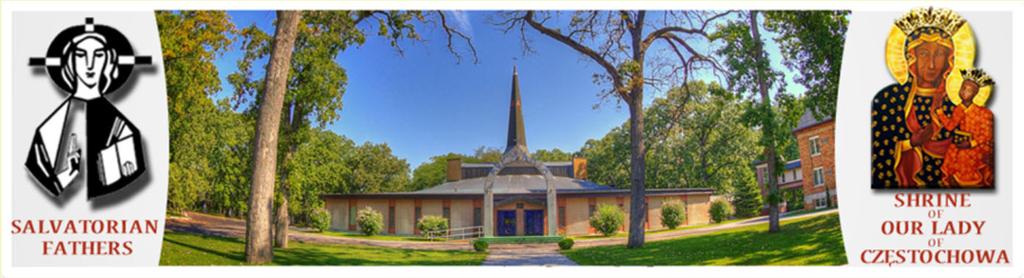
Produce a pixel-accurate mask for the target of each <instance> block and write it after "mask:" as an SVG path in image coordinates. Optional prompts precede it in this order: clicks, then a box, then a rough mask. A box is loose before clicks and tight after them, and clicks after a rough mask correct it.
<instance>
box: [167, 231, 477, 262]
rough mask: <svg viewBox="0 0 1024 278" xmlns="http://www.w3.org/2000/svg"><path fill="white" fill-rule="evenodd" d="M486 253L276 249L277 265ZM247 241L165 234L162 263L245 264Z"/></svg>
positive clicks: (295, 245) (455, 258) (294, 245)
mask: <svg viewBox="0 0 1024 278" xmlns="http://www.w3.org/2000/svg"><path fill="white" fill-rule="evenodd" d="M486 256H487V253H483V252H481V253H477V252H470V251H433V250H407V249H398V248H384V247H368V246H355V245H333V244H313V243H300V242H295V241H293V242H291V243H290V244H289V248H287V249H280V248H275V249H274V261H273V264H274V265H326V266H329V265H480V264H481V263H483V261H484V258H485V257H486ZM244 264H245V242H243V241H242V240H239V239H236V238H228V237H216V236H203V235H196V234H191V233H181V232H171V231H168V232H167V233H165V234H164V243H163V250H161V252H160V265H244Z"/></svg>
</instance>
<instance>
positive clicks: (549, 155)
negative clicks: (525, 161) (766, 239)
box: [530, 148, 572, 162]
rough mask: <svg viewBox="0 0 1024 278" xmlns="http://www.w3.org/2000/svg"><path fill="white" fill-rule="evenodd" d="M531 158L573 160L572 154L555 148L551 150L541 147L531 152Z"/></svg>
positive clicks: (539, 159) (538, 159)
mask: <svg viewBox="0 0 1024 278" xmlns="http://www.w3.org/2000/svg"><path fill="white" fill-rule="evenodd" d="M530 158H533V159H534V160H537V161H549V162H551V161H572V154H571V153H567V152H564V151H562V150H559V149H558V148H554V149H551V150H544V149H540V150H537V151H534V152H533V154H530Z"/></svg>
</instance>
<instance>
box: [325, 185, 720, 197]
mask: <svg viewBox="0 0 1024 278" xmlns="http://www.w3.org/2000/svg"><path fill="white" fill-rule="evenodd" d="M714 193H715V190H714V189H711V188H658V189H647V196H671V195H705V194H707V195H711V194H714ZM557 194H558V195H559V196H566V197H609V196H610V197H617V196H629V195H630V191H629V190H628V189H610V190H558V192H557ZM483 195H484V194H483V193H417V192H382V193H355V194H322V195H320V198H322V199H324V200H328V199H351V198H361V199H416V198H418V199H476V198H483ZM494 195H524V196H532V195H536V196H545V195H546V193H544V192H530V193H494Z"/></svg>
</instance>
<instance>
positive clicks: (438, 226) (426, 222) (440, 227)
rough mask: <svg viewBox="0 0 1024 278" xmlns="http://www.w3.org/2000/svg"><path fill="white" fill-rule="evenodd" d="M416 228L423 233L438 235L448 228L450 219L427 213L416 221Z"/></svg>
mask: <svg viewBox="0 0 1024 278" xmlns="http://www.w3.org/2000/svg"><path fill="white" fill-rule="evenodd" d="M416 228H417V229H419V230H420V233H421V234H423V235H434V236H438V235H440V233H441V232H444V231H446V230H448V219H447V218H444V217H441V216H437V215H427V216H424V217H423V218H420V221H419V222H416Z"/></svg>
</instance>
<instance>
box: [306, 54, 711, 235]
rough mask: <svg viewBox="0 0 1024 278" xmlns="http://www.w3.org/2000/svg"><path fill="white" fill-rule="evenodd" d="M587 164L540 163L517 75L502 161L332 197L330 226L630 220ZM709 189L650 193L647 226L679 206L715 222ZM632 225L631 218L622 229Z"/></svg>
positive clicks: (534, 228) (402, 230)
mask: <svg viewBox="0 0 1024 278" xmlns="http://www.w3.org/2000/svg"><path fill="white" fill-rule="evenodd" d="M586 167H587V161H586V159H583V158H573V159H572V161H561V162H560V161H536V160H533V159H532V158H531V157H530V153H529V150H528V149H527V147H526V127H525V125H524V123H523V115H522V102H521V99H520V94H519V81H518V76H517V75H515V74H514V75H513V77H512V97H511V102H510V105H509V122H508V137H507V138H506V147H505V153H504V154H503V155H502V158H501V161H500V162H498V163H463V162H462V161H461V160H458V159H453V160H449V161H448V165H447V174H446V177H447V178H446V182H445V183H442V184H439V185H437V186H434V187H431V188H427V189H423V190H419V191H413V192H385V193H357V194H325V195H323V196H322V198H323V199H324V202H325V206H326V208H327V211H328V212H329V213H330V215H331V229H332V230H343V231H354V230H356V229H357V227H356V219H355V218H356V214H357V211H358V210H359V209H362V208H365V207H371V208H373V209H374V210H376V211H379V212H381V214H383V217H384V231H385V232H386V233H388V234H419V233H420V231H419V230H418V229H417V228H416V222H417V221H419V219H421V218H422V217H424V216H428V215H437V216H442V217H444V218H447V219H448V221H449V227H452V228H453V229H459V228H480V229H481V230H482V231H483V233H484V235H485V236H494V235H496V236H524V235H526V236H531V235H554V234H563V235H586V234H593V233H595V230H594V229H593V228H592V227H590V223H589V219H590V216H591V215H593V213H594V211H595V209H596V207H597V205H600V204H610V205H615V206H618V207H620V208H622V210H623V211H624V212H625V213H626V215H629V209H630V191H629V190H628V189H616V188H614V187H610V186H606V185H601V184H597V183H594V182H591V181H588V180H587V171H586ZM713 193H714V191H713V190H712V189H709V188H669V189H655V188H649V189H647V194H646V200H645V203H646V204H647V211H646V213H647V221H646V223H644V224H645V227H646V228H647V229H652V230H653V229H662V228H663V225H662V224H661V217H660V215H661V207H662V205H663V204H665V203H669V202H677V203H680V204H682V205H683V206H684V207H685V209H686V217H685V220H684V223H683V225H697V224H707V223H709V222H710V214H709V213H708V209H709V208H710V203H711V201H710V200H711V195H712V194H713ZM628 225H629V219H628V218H627V219H626V223H624V224H623V227H622V230H625V229H624V228H625V227H627V226H628Z"/></svg>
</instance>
